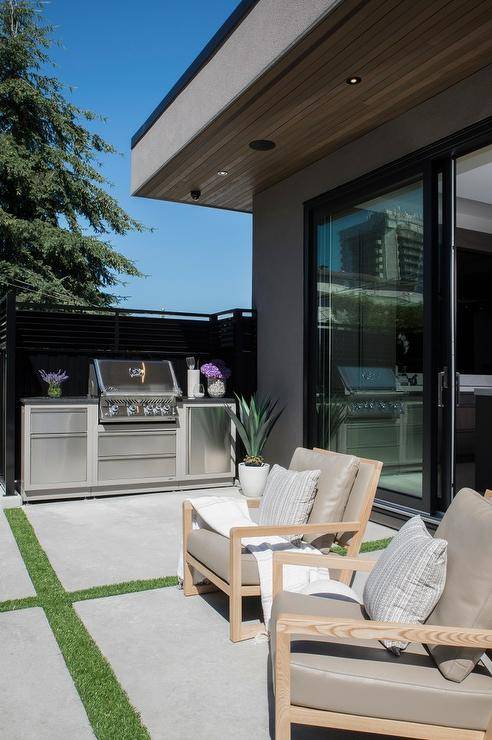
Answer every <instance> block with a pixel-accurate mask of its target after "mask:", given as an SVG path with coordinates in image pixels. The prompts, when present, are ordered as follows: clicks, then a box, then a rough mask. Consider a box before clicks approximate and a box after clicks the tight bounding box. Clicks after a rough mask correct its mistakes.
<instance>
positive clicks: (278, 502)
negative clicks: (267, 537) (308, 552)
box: [258, 465, 321, 541]
mask: <svg viewBox="0 0 492 740" xmlns="http://www.w3.org/2000/svg"><path fill="white" fill-rule="evenodd" d="M320 475H321V470H303V471H302V472H298V471H295V470H286V469H285V468H282V467H281V466H280V465H274V466H273V468H272V469H271V471H270V473H269V475H268V478H267V481H266V485H265V490H264V491H263V498H262V500H261V504H260V511H259V516H258V524H259V525H260V527H261V526H262V525H265V524H266V525H270V524H273V525H276V524H306V522H307V520H308V519H309V514H310V513H311V509H312V508H313V503H314V499H315V497H316V491H317V487H318V480H319V477H320ZM282 536H283V535H282ZM301 537H302V535H291V536H286V539H289V540H291V541H294V540H299V539H300V538H301Z"/></svg>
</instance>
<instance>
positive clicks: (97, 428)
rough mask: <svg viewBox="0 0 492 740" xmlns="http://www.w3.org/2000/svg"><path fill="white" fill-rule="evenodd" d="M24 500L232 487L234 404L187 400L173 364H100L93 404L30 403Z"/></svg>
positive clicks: (25, 414)
mask: <svg viewBox="0 0 492 740" xmlns="http://www.w3.org/2000/svg"><path fill="white" fill-rule="evenodd" d="M21 403H22V454H21V459H22V478H21V493H22V496H23V498H25V499H30V500H31V499H37V500H41V499H46V498H50V499H51V498H60V497H63V498H67V495H70V496H95V495H102V494H115V493H149V492H151V491H162V490H175V489H176V488H193V487H194V486H200V487H206V486H207V485H208V486H218V485H231V484H232V483H233V480H234V475H235V457H234V441H235V433H234V426H233V425H232V424H231V421H230V418H229V416H228V415H227V413H226V410H225V406H226V405H232V407H234V401H233V400H232V399H224V398H217V399H214V398H204V397H199V398H195V397H190V398H188V397H185V398H183V394H182V391H181V389H180V387H179V386H178V384H177V380H176V376H175V373H174V368H173V365H172V363H171V362H170V361H169V360H149V361H145V360H139V361H136V360H117V359H95V360H94V361H93V362H92V364H91V368H90V375H89V389H88V396H87V397H86V398H84V397H79V398H63V397H60V398H50V397H46V398H44V397H41V398H24V399H22V400H21Z"/></svg>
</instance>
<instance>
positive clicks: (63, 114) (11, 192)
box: [0, 0, 143, 306]
mask: <svg viewBox="0 0 492 740" xmlns="http://www.w3.org/2000/svg"><path fill="white" fill-rule="evenodd" d="M41 16H42V3H40V2H38V0H0V296H1V295H3V293H5V291H6V290H8V289H9V288H11V287H17V288H18V290H17V293H18V295H19V296H20V297H21V298H22V299H27V300H30V301H33V302H35V303H46V302H48V303H54V302H58V303H65V302H66V303H71V304H75V303H80V304H84V305H94V306H108V305H111V304H112V303H114V302H115V301H116V302H117V301H118V299H117V298H116V296H115V295H113V294H112V293H111V292H108V289H109V291H110V289H111V287H114V286H116V285H119V284H122V281H121V277H120V276H123V275H136V276H138V275H140V273H139V271H138V269H137V268H136V267H135V265H134V263H133V262H132V261H131V260H129V259H127V258H126V257H124V256H123V255H121V254H119V253H118V252H116V251H115V250H114V249H112V247H111V244H110V241H109V235H110V234H126V233H128V232H131V231H142V230H143V227H142V225H141V224H140V223H138V222H137V221H135V220H134V219H133V218H131V217H130V216H129V215H128V214H126V213H125V211H124V210H123V209H122V208H120V206H119V205H118V203H117V202H116V200H115V199H114V198H112V197H111V196H110V195H109V194H108V192H107V190H106V189H105V187H107V185H108V183H107V181H106V179H105V178H104V176H103V175H102V174H101V171H100V169H99V161H98V156H99V155H101V154H107V153H113V152H114V151H115V150H114V149H113V147H112V146H111V145H110V144H108V143H107V142H106V141H104V139H102V138H101V137H100V136H99V135H98V134H97V133H92V132H91V131H89V130H88V129H87V128H85V126H84V124H85V123H86V122H90V121H94V120H104V119H102V118H101V117H100V116H96V115H95V114H94V113H92V112H91V111H87V110H82V109H80V108H78V107H77V106H75V105H73V104H72V103H71V102H69V101H68V100H67V99H66V96H65V88H64V86H63V85H62V84H61V83H60V82H59V80H58V79H56V77H52V76H49V75H47V74H46V69H48V70H49V66H50V65H51V66H54V65H53V64H52V63H51V62H50V58H49V50H50V48H51V47H52V46H53V44H54V43H55V42H54V41H53V40H52V34H53V27H52V26H50V25H47V24H44V23H43V20H42V17H41Z"/></svg>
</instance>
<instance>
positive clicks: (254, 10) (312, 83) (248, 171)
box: [132, 0, 492, 211]
mask: <svg viewBox="0 0 492 740" xmlns="http://www.w3.org/2000/svg"><path fill="white" fill-rule="evenodd" d="M491 62H492V3H491V2H490V0H412V1H411V2H410V1H409V0H304V1H303V2H299V0H257V1H256V2H253V1H252V0H244V1H243V2H242V3H241V4H240V5H239V6H238V8H237V9H236V11H235V13H234V14H233V15H232V16H231V18H230V19H229V20H228V21H227V22H226V24H224V26H223V27H222V29H220V31H219V32H218V33H217V34H216V36H214V38H213V39H212V41H211V42H210V44H209V45H207V47H206V48H205V50H204V52H202V54H201V55H200V56H199V57H198V58H197V60H196V61H195V63H194V64H193V65H192V66H191V67H190V68H189V70H187V72H186V73H185V74H184V75H183V77H182V78H181V80H180V81H179V82H178V83H177V85H176V86H175V87H174V88H173V90H172V91H171V92H170V93H169V94H168V96H166V98H165V99H164V101H163V102H162V103H161V104H160V106H158V108H157V109H156V111H154V113H153V114H152V115H151V116H150V118H149V119H148V121H147V122H146V124H144V126H143V127H142V128H141V129H140V130H139V132H137V134H136V135H135V137H134V139H133V141H132V145H133V150H132V191H133V192H134V194H135V195H141V196H144V197H150V198H157V199H162V200H171V201H178V202H182V203H192V202H194V201H193V200H192V198H191V196H190V191H191V190H200V191H201V197H200V199H199V201H197V202H198V204H200V205H207V206H214V207H218V208H227V209H232V210H241V211H250V210H251V209H252V200H253V195H254V194H255V193H256V192H260V191H261V190H264V189H265V188H267V187H270V186H271V185H273V184H275V183H277V182H279V181H280V180H282V179H284V178H285V177H288V176H289V175H291V174H293V173H294V172H296V171H298V170H300V169H302V168H303V167H306V166H307V165H309V164H311V163H313V162H315V161H316V160H318V159H320V158H321V157H323V156H325V155H327V154H329V153H330V152H331V151H333V150H335V149H338V148H339V147H340V146H342V145H344V144H346V143H348V142H349V141H351V140H353V139H355V138H358V137H359V136H362V135H363V134H365V133H367V132H368V131H370V130H371V129H373V128H376V127H377V126H379V125H381V124H383V123H385V122H386V121H388V120H391V119H392V118H395V117H396V116H398V115H400V114H401V113H404V112H405V111H407V110H409V109H410V108H412V107H414V106H415V105H418V104H419V103H421V102H423V101H424V100H426V99H428V98H430V97H433V96H434V95H436V94H438V93H439V92H441V91H443V90H445V89H446V88H447V87H449V86H450V85H453V84H455V83H456V82H458V81H460V80H462V79H464V78H465V77H468V76H469V75H471V74H473V73H474V72H476V71H477V70H478V69H480V68H482V67H484V66H486V65H488V64H490V63H491ZM350 76H360V77H361V80H362V81H361V82H360V84H356V85H353V86H351V85H347V84H346V79H347V78H348V77H350ZM489 92H490V91H481V90H477V95H481V94H483V95H486V94H489ZM254 139H270V140H273V141H274V142H275V144H276V147H275V149H272V150H270V151H264V152H262V151H253V150H252V149H250V148H249V142H250V141H252V140H254ZM224 170H225V171H227V172H228V174H227V176H220V175H218V174H217V173H218V172H219V171H224Z"/></svg>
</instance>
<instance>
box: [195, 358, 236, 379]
mask: <svg viewBox="0 0 492 740" xmlns="http://www.w3.org/2000/svg"><path fill="white" fill-rule="evenodd" d="M201 371H202V373H203V375H205V377H206V378H217V379H219V380H227V378H230V377H231V371H230V370H229V368H228V367H227V365H226V364H225V362H224V361H223V360H212V361H211V362H206V363H205V365H202V367H201Z"/></svg>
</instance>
